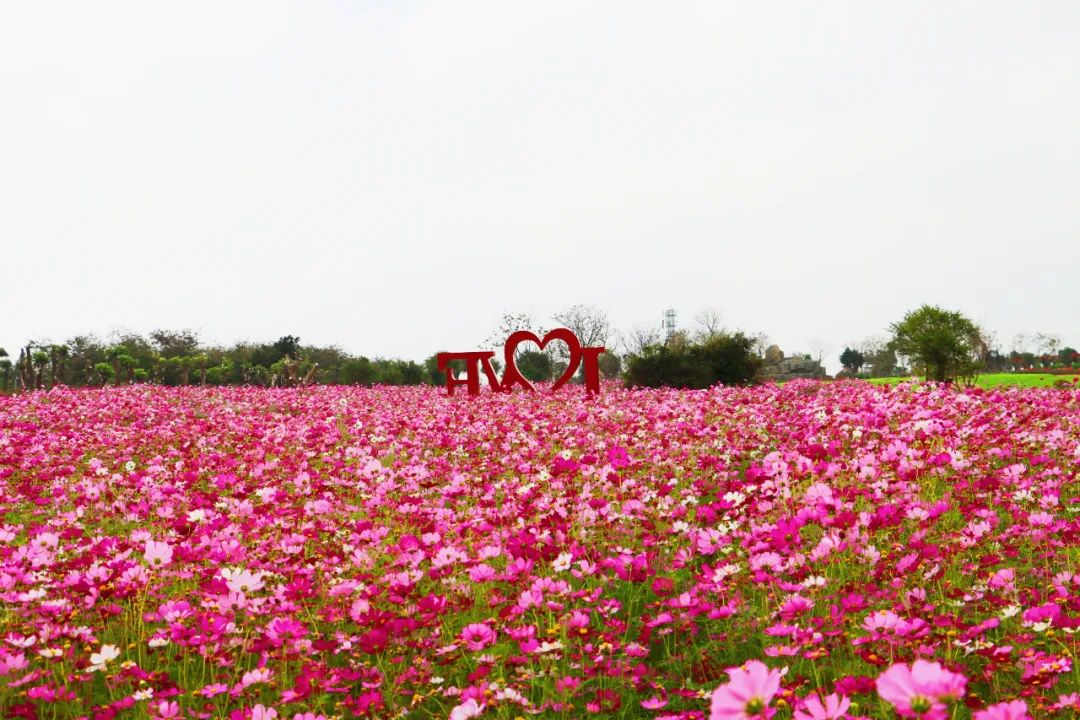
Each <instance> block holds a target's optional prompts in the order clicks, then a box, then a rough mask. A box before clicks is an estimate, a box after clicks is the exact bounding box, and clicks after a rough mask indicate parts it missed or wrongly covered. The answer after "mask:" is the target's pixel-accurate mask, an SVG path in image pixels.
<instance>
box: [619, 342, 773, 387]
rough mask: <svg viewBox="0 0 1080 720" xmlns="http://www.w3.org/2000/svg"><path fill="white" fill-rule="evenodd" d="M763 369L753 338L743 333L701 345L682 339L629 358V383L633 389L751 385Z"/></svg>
mask: <svg viewBox="0 0 1080 720" xmlns="http://www.w3.org/2000/svg"><path fill="white" fill-rule="evenodd" d="M761 365H762V360H761V358H760V357H758V355H757V353H756V352H755V351H754V339H753V338H752V337H748V336H747V335H745V334H743V333H741V332H735V333H721V334H718V335H716V336H714V337H713V338H711V339H709V340H706V341H704V342H701V343H694V342H691V341H689V340H688V339H686V338H681V339H680V341H679V342H674V343H665V344H664V345H650V346H647V347H646V348H645V349H644V350H643V351H641V352H640V353H635V354H632V355H630V356H629V357H628V358H627V367H626V374H625V379H626V384H627V386H629V387H633V386H643V387H680V388H707V387H712V386H713V385H715V384H717V383H723V384H725V385H748V384H750V383H752V382H754V380H755V378H756V377H757V373H758V371H759V370H760V369H761Z"/></svg>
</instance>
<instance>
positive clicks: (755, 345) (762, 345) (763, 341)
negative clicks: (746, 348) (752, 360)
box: [749, 332, 782, 358]
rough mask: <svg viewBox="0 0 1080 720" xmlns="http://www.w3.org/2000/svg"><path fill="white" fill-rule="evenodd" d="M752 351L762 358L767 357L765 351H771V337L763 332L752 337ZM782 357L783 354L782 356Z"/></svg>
mask: <svg viewBox="0 0 1080 720" xmlns="http://www.w3.org/2000/svg"><path fill="white" fill-rule="evenodd" d="M749 337H750V349H751V350H752V351H753V352H754V354H755V355H757V356H758V357H760V358H763V357H765V351H766V350H768V349H769V345H770V344H771V342H770V341H769V336H768V335H766V334H765V333H763V332H758V333H754V334H753V335H750V336H749ZM781 355H782V354H781Z"/></svg>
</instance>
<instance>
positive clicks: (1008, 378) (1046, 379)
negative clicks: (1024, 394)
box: [867, 373, 1080, 388]
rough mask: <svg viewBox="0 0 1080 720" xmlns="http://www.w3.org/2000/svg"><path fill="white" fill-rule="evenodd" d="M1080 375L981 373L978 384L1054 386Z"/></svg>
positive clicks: (878, 381) (891, 380) (890, 380)
mask: <svg viewBox="0 0 1080 720" xmlns="http://www.w3.org/2000/svg"><path fill="white" fill-rule="evenodd" d="M1077 377H1080V375H1051V374H1050V373H989V374H987V375H980V376H979V379H978V380H977V381H976V383H975V384H976V385H978V386H979V387H981V388H996V387H1010V386H1014V385H1015V386H1017V387H1052V386H1053V385H1054V383H1056V382H1057V381H1059V380H1065V381H1066V382H1072V381H1073V380H1075V379H1076V378H1077ZM914 380H916V378H910V377H885V378H871V379H869V380H867V382H870V383H873V384H874V385H892V384H895V383H899V382H912V381H914Z"/></svg>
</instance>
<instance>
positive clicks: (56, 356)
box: [49, 344, 70, 387]
mask: <svg viewBox="0 0 1080 720" xmlns="http://www.w3.org/2000/svg"><path fill="white" fill-rule="evenodd" d="M69 356H70V350H69V348H68V346H67V345H64V344H60V345H52V346H50V347H49V361H50V362H51V363H52V378H51V379H52V382H51V384H50V387H56V384H57V383H63V382H64V366H65V365H66V364H67V359H68V357H69Z"/></svg>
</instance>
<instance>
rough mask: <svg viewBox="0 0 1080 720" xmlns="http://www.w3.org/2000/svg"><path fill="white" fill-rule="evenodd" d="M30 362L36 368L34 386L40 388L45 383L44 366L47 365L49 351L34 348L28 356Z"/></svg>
mask: <svg viewBox="0 0 1080 720" xmlns="http://www.w3.org/2000/svg"><path fill="white" fill-rule="evenodd" d="M30 362H31V363H33V366H34V367H35V368H36V369H37V380H36V382H35V383H34V387H35V388H41V387H42V386H43V385H44V384H45V368H46V367H47V366H48V365H49V353H47V352H45V351H44V350H35V351H34V353H33V354H32V355H31V356H30Z"/></svg>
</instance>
